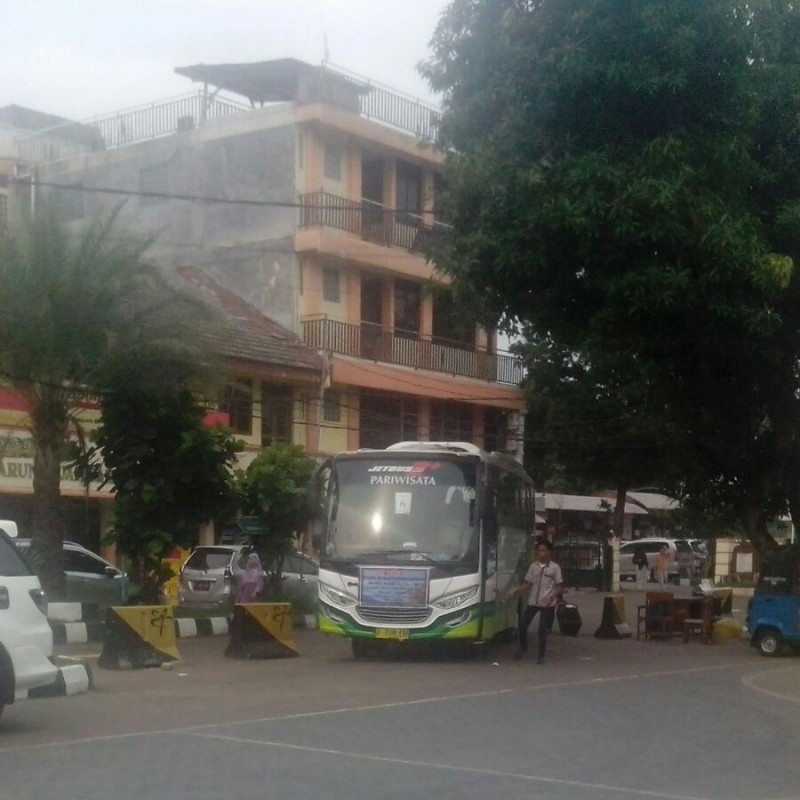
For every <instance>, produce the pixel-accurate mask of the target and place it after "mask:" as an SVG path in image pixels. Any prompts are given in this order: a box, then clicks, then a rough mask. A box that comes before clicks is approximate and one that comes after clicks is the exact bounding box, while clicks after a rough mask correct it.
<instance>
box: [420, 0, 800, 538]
mask: <svg viewBox="0 0 800 800" xmlns="http://www.w3.org/2000/svg"><path fill="white" fill-rule="evenodd" d="M433 49H434V57H433V59H432V60H431V61H430V62H429V63H428V64H427V65H425V66H424V68H423V70H424V72H425V74H426V75H427V76H428V78H429V80H430V82H431V84H432V85H433V87H434V88H435V89H438V90H440V91H442V92H444V96H445V116H444V120H443V124H442V145H443V146H445V147H447V148H448V158H447V167H446V173H447V174H446V178H447V184H448V190H447V191H446V193H445V197H444V198H443V201H442V204H441V208H442V212H443V214H444V215H445V216H446V218H448V220H449V221H450V222H451V223H452V224H453V225H454V231H455V233H454V236H453V237H452V239H450V241H448V242H446V243H439V244H438V245H437V247H436V249H435V250H434V251H432V252H431V255H432V256H433V257H434V259H435V260H436V262H437V264H438V265H439V266H440V268H441V269H442V270H443V271H444V272H446V273H447V274H448V275H449V276H450V277H451V278H453V282H454V285H455V287H456V289H457V290H458V291H459V292H460V293H461V294H462V296H463V297H464V298H465V299H466V300H467V301H472V302H473V303H474V304H476V305H478V306H479V307H480V308H481V310H482V312H483V315H484V317H485V318H487V319H488V320H490V321H491V320H506V321H511V322H517V321H519V322H522V323H523V324H525V325H526V326H527V329H528V332H529V334H530V335H531V337H532V338H533V340H534V342H535V343H536V347H539V348H541V347H542V345H541V343H542V342H544V343H547V347H548V348H549V347H552V349H553V351H554V353H555V361H554V362H553V363H551V364H549V365H540V366H539V369H538V371H539V380H540V385H542V386H545V387H548V388H547V392H549V393H550V398H551V400H552V401H553V403H554V405H552V404H551V408H555V409H556V412H557V413H558V414H559V417H558V418H557V419H555V420H554V421H555V422H562V423H568V422H577V420H578V419H579V417H580V416H583V418H584V419H594V418H602V417H603V416H604V414H606V413H609V414H610V416H612V417H617V418H620V419H621V418H624V419H626V420H627V422H626V424H625V425H624V426H621V427H619V428H618V430H617V431H616V432H615V435H614V436H613V437H609V436H607V435H606V434H605V433H604V432H602V431H600V432H597V431H595V432H594V433H593V434H592V439H593V446H592V447H591V448H589V450H588V451H584V452H583V453H581V457H583V458H586V459H588V460H590V461H597V462H598V471H599V472H600V473H603V472H607V474H608V476H609V480H612V479H614V474H615V473H619V472H620V471H622V472H626V475H624V476H623V478H624V479H625V480H629V479H635V474H627V471H626V470H620V468H619V467H618V466H615V463H607V464H606V465H605V466H602V464H601V463H600V462H602V461H603V460H604V458H605V456H610V462H616V461H618V460H621V459H622V458H623V457H624V456H623V454H621V453H620V454H619V455H617V454H614V453H613V452H609V451H608V445H609V443H610V439H613V438H615V437H616V435H619V436H620V439H621V443H625V442H627V443H628V444H629V445H630V447H631V457H630V458H629V459H628V461H632V460H634V459H635V461H636V462H638V463H643V462H645V461H647V460H648V459H650V457H651V456H652V455H653V454H654V453H655V454H656V455H657V462H658V463H655V464H653V465H652V466H653V467H654V468H655V470H656V472H657V473H658V478H659V481H660V482H661V483H664V484H667V483H669V484H672V486H673V488H675V489H676V490H677V491H679V492H680V493H681V494H682V495H683V496H685V497H686V498H687V499H688V500H690V501H692V502H693V503H694V504H695V505H696V506H698V507H705V508H718V507H719V506H720V505H723V506H726V507H730V508H732V509H734V510H735V512H736V515H737V517H738V519H739V520H741V521H742V522H743V524H744V525H745V526H746V528H747V530H748V532H749V535H750V536H751V537H752V538H753V539H754V541H755V542H756V543H762V544H766V543H769V542H770V537H769V535H768V533H767V531H766V524H765V519H766V518H767V517H768V516H771V515H774V514H777V513H780V512H782V511H784V510H785V509H786V507H787V505H788V506H790V507H791V506H794V507H795V510H796V518H800V498H798V489H797V488H796V487H800V427H799V426H800V385H798V384H799V383H800V374H798V370H797V369H796V364H797V363H798V357H799V356H800V336H798V331H800V294H798V286H799V285H800V282H799V280H798V274H797V270H796V269H795V264H796V262H797V259H798V257H800V213H798V207H799V205H798V198H800V123H798V120H799V119H800V73H798V68H797V64H798V63H800V8H797V7H795V6H794V5H793V4H790V3H775V2H772V0H748V1H747V2H736V0H707V1H705V2H698V1H697V0H671V2H669V3H665V2H661V1H660V0H642V1H641V2H632V1H631V0H528V1H527V2H523V1H521V0H455V2H454V3H452V5H451V6H450V8H449V9H448V11H447V12H446V14H445V16H444V17H443V18H442V21H441V23H440V25H439V27H438V29H437V32H436V35H435V38H434V40H433ZM548 357H549V356H548ZM573 360H574V362H575V364H576V365H578V366H577V368H575V369H572V366H570V370H572V373H573V374H572V375H571V376H569V375H568V374H567V372H569V370H568V371H567V372H564V370H563V369H562V366H563V365H564V364H569V363H570V361H573ZM550 370H555V371H557V372H558V371H560V372H562V375H561V377H560V378H558V379H554V378H553V376H551V375H550V376H549V375H547V374H546V373H547V372H548V371H550ZM534 371H535V372H536V370H534ZM569 380H572V381H574V384H575V385H574V386H570V385H566V386H562V387H558V381H569ZM649 421H651V422H652V424H651V425H650V426H649V427H650V429H649V431H648V422H649ZM654 439H655V441H656V442H657V443H658V448H657V449H656V450H654V449H653V440H654ZM578 450H580V448H578ZM606 460H609V459H606ZM562 462H563V454H562ZM570 471H572V470H571V469H570ZM589 471H590V472H593V471H594V470H589ZM643 471H644V472H645V474H648V473H650V465H648V466H647V468H646V469H644V470H643ZM576 472H579V471H576Z"/></svg>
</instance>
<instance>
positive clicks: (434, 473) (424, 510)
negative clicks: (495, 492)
mask: <svg viewBox="0 0 800 800" xmlns="http://www.w3.org/2000/svg"><path fill="white" fill-rule="evenodd" d="M333 493H334V494H333V506H332V514H331V523H330V532H329V537H328V542H327V546H326V551H325V552H326V555H327V556H329V557H331V558H344V559H353V560H363V559H369V560H370V561H376V560H377V561H389V562H391V561H397V560H415V561H435V562H440V561H449V562H453V561H458V562H460V561H468V560H470V559H471V558H477V536H476V531H477V526H476V525H475V465H474V463H471V462H459V463H456V462H455V461H450V460H444V459H439V460H435V461H431V460H425V461H423V460H420V459H416V458H409V459H385V458H384V459H380V458H376V459H375V460H371V459H353V460H341V461H338V462H337V466H336V476H335V481H334V489H333Z"/></svg>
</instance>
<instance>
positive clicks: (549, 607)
mask: <svg viewBox="0 0 800 800" xmlns="http://www.w3.org/2000/svg"><path fill="white" fill-rule="evenodd" d="M551 549H552V545H551V544H550V542H549V541H547V539H539V540H538V541H537V542H536V546H535V549H534V553H535V561H534V562H533V563H532V564H531V565H530V567H529V568H528V571H527V572H526V573H525V578H524V579H523V582H522V584H521V585H520V586H516V587H514V588H512V589H509V590H508V591H507V592H506V594H508V595H509V596H512V595H515V594H525V593H527V595H528V604H527V606H526V608H525V610H524V611H523V612H522V617H521V618H520V621H519V650H518V651H517V653H516V654H515V656H514V658H515V659H517V660H518V659H520V658H522V657H523V656H524V655H525V653H526V652H527V651H528V628H529V627H530V624H531V622H533V620H534V618H535V617H536V616H537V615H538V617H539V620H538V624H539V627H538V631H537V633H538V649H537V652H536V663H537V664H543V663H544V656H545V651H546V650H547V634H548V632H549V631H550V629H551V628H552V626H553V618H554V616H555V613H556V606H557V605H558V601H559V599H560V598H561V595H562V594H563V591H564V579H563V577H562V575H561V567H559V566H558V564H556V563H555V562H553V561H551V560H550V550H551Z"/></svg>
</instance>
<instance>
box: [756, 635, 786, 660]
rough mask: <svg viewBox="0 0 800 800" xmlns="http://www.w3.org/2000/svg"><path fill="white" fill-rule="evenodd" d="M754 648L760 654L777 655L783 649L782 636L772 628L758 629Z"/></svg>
mask: <svg viewBox="0 0 800 800" xmlns="http://www.w3.org/2000/svg"><path fill="white" fill-rule="evenodd" d="M755 646H756V650H758V652H759V653H761V655H762V656H768V657H773V656H779V655H780V654H781V652H782V650H783V636H781V635H780V633H778V631H776V630H774V629H773V628H767V629H766V630H763V631H759V633H758V635H757V636H756V641H755Z"/></svg>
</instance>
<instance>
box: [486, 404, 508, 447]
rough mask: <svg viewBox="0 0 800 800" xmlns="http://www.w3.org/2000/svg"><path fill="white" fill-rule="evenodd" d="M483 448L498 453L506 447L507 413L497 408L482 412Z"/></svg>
mask: <svg viewBox="0 0 800 800" xmlns="http://www.w3.org/2000/svg"><path fill="white" fill-rule="evenodd" d="M483 448H484V450H488V451H489V452H492V451H493V450H496V451H497V452H500V453H502V452H503V451H504V450H506V449H508V414H507V413H506V412H505V411H501V410H500V409H499V408H487V409H486V410H485V411H484V412H483Z"/></svg>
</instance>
